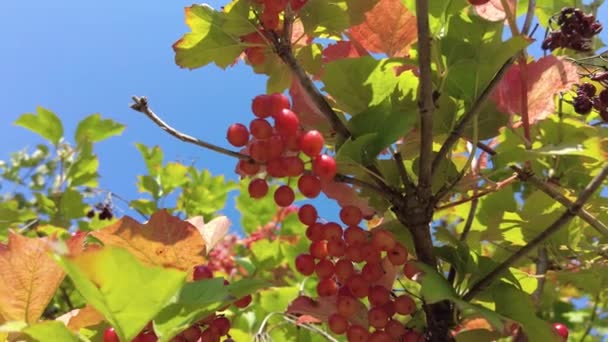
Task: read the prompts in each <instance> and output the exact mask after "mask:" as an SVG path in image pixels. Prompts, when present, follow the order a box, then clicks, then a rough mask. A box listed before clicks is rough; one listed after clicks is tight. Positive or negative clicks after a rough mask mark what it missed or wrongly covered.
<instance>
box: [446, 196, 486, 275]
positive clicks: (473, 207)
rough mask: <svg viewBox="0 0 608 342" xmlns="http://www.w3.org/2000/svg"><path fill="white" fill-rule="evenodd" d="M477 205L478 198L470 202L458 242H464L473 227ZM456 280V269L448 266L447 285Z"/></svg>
mask: <svg viewBox="0 0 608 342" xmlns="http://www.w3.org/2000/svg"><path fill="white" fill-rule="evenodd" d="M478 204H479V198H478V197H477V198H475V199H474V200H473V201H472V202H471V208H470V209H469V214H468V215H467V221H466V222H465V224H464V228H463V229H462V234H460V241H462V242H464V241H465V240H466V239H467V236H468V235H469V232H470V231H471V228H472V227H473V220H474V219H475V214H476V213H477V205H478ZM455 278H456V268H454V265H452V266H450V272H449V273H448V283H450V284H454V279H455Z"/></svg>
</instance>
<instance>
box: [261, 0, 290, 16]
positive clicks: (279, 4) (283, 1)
mask: <svg viewBox="0 0 608 342" xmlns="http://www.w3.org/2000/svg"><path fill="white" fill-rule="evenodd" d="M287 1H288V0H266V1H265V2H264V10H266V11H271V12H274V13H280V12H282V11H283V10H284V9H285V7H287Z"/></svg>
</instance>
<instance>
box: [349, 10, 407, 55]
mask: <svg viewBox="0 0 608 342" xmlns="http://www.w3.org/2000/svg"><path fill="white" fill-rule="evenodd" d="M349 31H350V35H351V37H352V39H354V40H356V41H357V42H358V43H359V44H361V46H363V47H364V48H365V49H367V50H368V51H370V52H375V53H385V54H387V55H388V56H391V57H403V56H407V55H408V54H409V50H410V45H411V44H412V43H414V42H415V41H416V40H417V38H418V33H417V30H416V17H415V16H414V15H413V14H412V13H411V12H410V11H408V9H407V8H406V7H405V5H403V2H402V1H401V0H380V1H379V2H378V3H377V4H376V6H374V8H372V9H371V10H370V11H368V12H367V13H365V21H364V22H363V23H361V24H359V25H357V26H353V27H351V28H350V30H349Z"/></svg>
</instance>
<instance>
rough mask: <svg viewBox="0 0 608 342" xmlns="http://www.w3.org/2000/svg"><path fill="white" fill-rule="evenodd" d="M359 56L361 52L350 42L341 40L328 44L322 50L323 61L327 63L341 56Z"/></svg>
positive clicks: (341, 57)
mask: <svg viewBox="0 0 608 342" xmlns="http://www.w3.org/2000/svg"><path fill="white" fill-rule="evenodd" d="M361 56H362V54H361V53H359V51H358V50H357V48H356V47H355V45H354V44H353V43H352V42H349V41H347V40H341V41H338V42H336V43H335V44H329V45H328V46H327V47H326V48H325V49H324V50H323V63H329V62H333V61H335V60H338V59H343V58H357V57H361Z"/></svg>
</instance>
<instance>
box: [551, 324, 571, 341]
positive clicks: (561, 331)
mask: <svg viewBox="0 0 608 342" xmlns="http://www.w3.org/2000/svg"><path fill="white" fill-rule="evenodd" d="M553 330H555V332H556V333H557V334H558V335H559V336H561V337H562V338H563V340H564V341H566V340H568V335H569V331H568V327H567V326H565V325H563V324H561V323H553Z"/></svg>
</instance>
